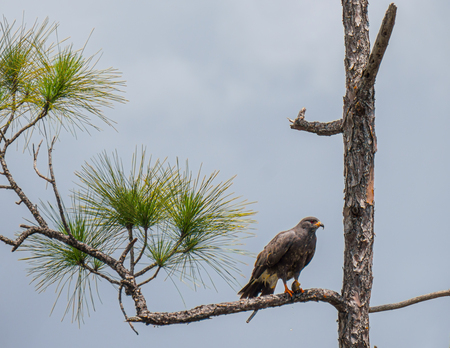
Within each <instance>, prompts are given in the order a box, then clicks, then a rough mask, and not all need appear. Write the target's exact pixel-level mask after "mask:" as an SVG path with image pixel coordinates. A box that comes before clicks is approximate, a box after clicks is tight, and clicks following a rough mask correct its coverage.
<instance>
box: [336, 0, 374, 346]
mask: <svg viewBox="0 0 450 348" xmlns="http://www.w3.org/2000/svg"><path fill="white" fill-rule="evenodd" d="M342 6H343V23H344V37H345V62H344V63H345V71H346V95H345V97H344V115H343V119H344V123H343V139H344V177H345V203H344V211H343V214H344V238H345V251H344V279H343V287H342V296H343V299H344V301H345V302H346V303H347V305H348V307H347V308H348V310H347V311H346V312H340V313H339V345H340V347H342V348H343V347H346V348H347V347H367V348H369V347H370V343H369V303H370V295H371V290H372V279H373V277H372V258H373V237H374V230H373V221H374V220H373V219H374V197H373V184H374V156H375V151H376V138H375V114H374V104H375V98H374V88H373V85H371V86H370V87H369V88H368V89H367V90H359V88H361V87H362V86H361V85H359V84H358V82H359V81H360V79H361V77H362V75H363V69H364V68H365V67H366V65H367V63H368V60H369V54H370V42H369V21H368V12H367V6H368V1H367V0H356V1H355V0H353V1H352V0H342Z"/></svg>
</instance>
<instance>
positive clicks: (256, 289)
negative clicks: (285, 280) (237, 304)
mask: <svg viewBox="0 0 450 348" xmlns="http://www.w3.org/2000/svg"><path fill="white" fill-rule="evenodd" d="M262 289H263V283H261V282H259V281H258V280H257V279H253V280H251V281H249V282H248V284H247V285H246V286H244V287H243V288H242V289H241V291H239V292H238V295H241V299H244V298H252V297H257V296H258V295H259V293H260V292H261V291H262Z"/></svg>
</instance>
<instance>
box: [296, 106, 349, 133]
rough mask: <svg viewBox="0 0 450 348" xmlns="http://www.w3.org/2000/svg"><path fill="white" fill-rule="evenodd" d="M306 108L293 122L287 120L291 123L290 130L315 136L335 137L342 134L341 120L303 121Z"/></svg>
mask: <svg viewBox="0 0 450 348" xmlns="http://www.w3.org/2000/svg"><path fill="white" fill-rule="evenodd" d="M305 112H306V108H302V109H301V110H300V112H299V113H298V116H297V118H296V119H295V120H291V119H288V120H289V122H291V123H292V124H291V129H296V130H300V131H305V132H309V133H315V134H317V135H327V136H330V135H335V134H339V133H342V119H340V120H336V121H332V122H326V123H323V122H308V121H306V120H305Z"/></svg>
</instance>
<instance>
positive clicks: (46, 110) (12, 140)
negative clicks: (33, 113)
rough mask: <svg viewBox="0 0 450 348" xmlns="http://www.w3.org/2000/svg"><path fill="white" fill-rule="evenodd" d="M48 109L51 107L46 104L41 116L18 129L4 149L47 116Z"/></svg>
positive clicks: (6, 142) (7, 141)
mask: <svg viewBox="0 0 450 348" xmlns="http://www.w3.org/2000/svg"><path fill="white" fill-rule="evenodd" d="M48 109H49V105H48V104H46V105H45V106H44V108H43V109H42V111H41V113H40V114H39V116H37V117H36V118H35V119H34V121H32V122H30V123H28V124H27V125H25V126H23V127H22V128H21V129H20V130H18V131H17V133H16V134H14V135H13V137H12V138H11V139H8V140H6V141H5V148H4V150H6V148H7V147H8V146H9V145H11V144H12V143H13V142H14V141H15V140H16V139H17V138H18V137H20V135H21V134H22V133H23V132H25V131H26V130H27V129H29V128H31V127H33V126H34V125H36V123H38V122H39V121H40V120H42V119H43V118H44V117H45V116H47V114H48Z"/></svg>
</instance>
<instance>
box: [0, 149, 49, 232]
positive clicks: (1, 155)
mask: <svg viewBox="0 0 450 348" xmlns="http://www.w3.org/2000/svg"><path fill="white" fill-rule="evenodd" d="M5 146H6V145H5ZM0 165H1V166H2V169H3V173H2V175H4V176H6V179H7V180H8V181H9V184H10V186H11V188H12V190H14V191H15V192H16V194H17V196H19V198H20V201H21V202H23V203H24V204H25V205H26V206H27V208H28V210H29V211H30V213H31V214H32V215H33V217H34V219H35V220H36V221H37V222H38V224H39V226H41V227H42V228H48V225H47V223H46V222H45V220H44V219H43V218H42V216H41V214H39V211H38V210H37V206H36V205H34V204H33V203H31V201H30V200H29V199H28V197H27V196H26V195H25V193H24V192H23V191H22V189H21V188H20V187H19V186H18V185H17V183H16V181H15V180H14V178H13V176H12V174H11V172H10V171H9V169H8V165H7V164H6V161H5V150H3V151H0Z"/></svg>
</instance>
